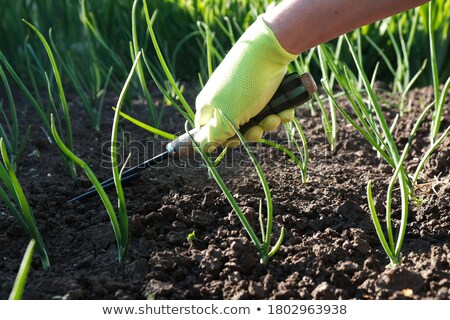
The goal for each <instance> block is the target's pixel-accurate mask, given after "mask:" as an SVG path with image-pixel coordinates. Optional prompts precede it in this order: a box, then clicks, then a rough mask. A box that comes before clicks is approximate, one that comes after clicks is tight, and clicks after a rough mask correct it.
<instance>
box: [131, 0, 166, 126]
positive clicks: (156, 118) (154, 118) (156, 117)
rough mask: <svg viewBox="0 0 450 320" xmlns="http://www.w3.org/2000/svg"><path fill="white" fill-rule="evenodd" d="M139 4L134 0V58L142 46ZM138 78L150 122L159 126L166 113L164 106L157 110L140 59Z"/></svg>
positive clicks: (132, 50)
mask: <svg viewBox="0 0 450 320" xmlns="http://www.w3.org/2000/svg"><path fill="white" fill-rule="evenodd" d="M137 4H138V0H134V1H133V7H132V11H131V31H132V43H131V50H130V52H131V58H132V60H134V59H135V57H136V56H137V54H138V53H139V51H140V47H139V41H138V35H137V27H136V25H137V22H136V10H137ZM136 72H137V75H138V78H139V83H140V85H141V88H142V92H143V94H144V97H145V101H146V102H147V106H148V108H149V111H150V118H151V121H150V123H151V124H152V125H154V126H156V127H158V126H159V124H160V121H161V119H162V116H163V114H164V108H161V109H160V112H159V114H158V111H157V110H156V106H155V103H154V102H153V98H152V96H151V94H150V91H149V89H148V87H147V81H146V79H145V73H144V67H143V65H142V61H141V60H140V59H139V60H138V65H137V69H136Z"/></svg>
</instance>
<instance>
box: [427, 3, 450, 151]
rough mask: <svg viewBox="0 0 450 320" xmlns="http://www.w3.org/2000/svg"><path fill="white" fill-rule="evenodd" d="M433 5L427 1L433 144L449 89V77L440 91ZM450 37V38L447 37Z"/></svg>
mask: <svg viewBox="0 0 450 320" xmlns="http://www.w3.org/2000/svg"><path fill="white" fill-rule="evenodd" d="M433 23H434V19H433V5H432V3H428V32H429V42H430V59H431V70H432V78H433V88H434V98H435V101H436V105H435V109H434V111H433V117H432V122H431V132H430V143H431V144H433V143H434V142H435V140H437V139H438V134H439V130H440V127H441V122H442V116H443V113H444V105H445V98H446V97H447V94H448V90H449V89H450V77H449V78H448V79H447V81H446V83H445V84H444V89H443V91H442V94H441V92H440V80H439V69H438V61H437V54H436V41H435V35H434V28H433ZM449 39H450V38H449Z"/></svg>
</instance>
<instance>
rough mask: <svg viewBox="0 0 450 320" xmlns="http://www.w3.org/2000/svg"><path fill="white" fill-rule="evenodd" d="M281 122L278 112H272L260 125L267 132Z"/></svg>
mask: <svg viewBox="0 0 450 320" xmlns="http://www.w3.org/2000/svg"><path fill="white" fill-rule="evenodd" d="M280 123H281V118H280V117H279V116H278V115H277V114H271V115H269V116H267V117H265V118H264V119H263V120H262V121H261V122H260V123H259V125H260V126H261V127H262V128H263V130H264V131H265V132H269V131H273V130H275V129H276V128H277V127H278V126H279V125H280Z"/></svg>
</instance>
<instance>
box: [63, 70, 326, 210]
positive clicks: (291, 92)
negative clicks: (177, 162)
mask: <svg viewBox="0 0 450 320" xmlns="http://www.w3.org/2000/svg"><path fill="white" fill-rule="evenodd" d="M316 91H317V86H316V83H315V82H314V79H313V77H312V76H311V74H309V73H303V74H302V75H299V74H298V73H290V74H288V75H286V76H285V77H284V79H283V81H282V82H281V84H280V86H279V88H278V89H277V91H276V92H275V94H274V96H273V97H272V99H271V100H270V101H269V103H268V104H267V105H266V106H265V107H264V109H263V110H262V111H261V112H260V113H259V114H258V115H256V116H255V117H253V118H252V119H250V120H249V121H248V122H247V123H245V124H244V125H242V126H241V127H240V128H239V131H240V132H241V133H242V134H243V133H245V132H246V131H247V130H248V129H250V128H251V127H253V126H254V125H257V124H258V123H259V122H260V121H262V120H263V119H264V118H265V117H267V116H268V115H270V114H277V113H280V112H281V111H283V110H286V109H289V108H293V107H296V106H299V105H301V104H303V103H305V102H307V101H309V100H310V99H311V97H312V95H313V94H314V92H316ZM197 130H198V129H197V128H194V129H192V130H191V131H189V132H186V133H184V134H183V135H181V136H179V137H178V138H176V139H175V140H173V141H171V142H170V143H169V144H168V145H167V147H166V151H165V152H163V153H161V154H159V155H157V156H155V157H153V158H151V159H149V160H146V161H144V162H142V163H140V164H138V165H136V166H134V167H132V168H130V169H127V170H125V171H124V172H122V176H121V180H122V183H124V182H127V181H131V180H134V179H136V178H138V177H139V176H140V175H141V174H142V171H143V170H145V169H147V168H149V167H151V166H153V165H155V164H157V163H160V162H162V161H164V160H166V159H167V158H169V157H178V158H186V157H189V156H190V155H191V154H192V152H194V151H193V150H194V148H193V145H192V140H191V136H195V134H196V132H197ZM101 185H102V187H103V188H104V189H105V190H107V189H110V188H111V187H113V186H114V178H110V179H108V180H105V181H103V182H102V183H101ZM96 193H97V190H96V189H95V187H94V186H92V187H91V188H89V189H88V190H87V191H86V192H85V193H83V194H81V195H79V196H77V197H74V198H72V199H70V200H69V201H68V203H71V202H75V201H79V200H84V199H86V198H89V197H91V196H93V195H94V194H96Z"/></svg>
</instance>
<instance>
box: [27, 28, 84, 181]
mask: <svg viewBox="0 0 450 320" xmlns="http://www.w3.org/2000/svg"><path fill="white" fill-rule="evenodd" d="M23 21H24V22H25V24H26V25H28V26H29V27H30V28H31V30H33V31H34V32H35V33H36V35H37V36H38V38H39V40H40V41H41V42H42V45H43V46H44V48H45V51H46V52H47V55H48V58H49V60H50V63H51V65H52V69H53V74H54V76H55V81H56V84H57V86H58V92H59V97H60V100H61V108H62V112H63V115H64V121H65V125H66V128H65V129H66V131H67V137H66V140H67V146H68V148H69V149H70V150H73V141H72V125H71V122H70V114H69V106H68V104H67V100H66V94H65V92H64V88H63V84H62V80H61V76H60V74H59V70H58V66H57V64H56V60H55V57H54V55H53V51H52V49H51V47H50V45H49V43H48V42H47V40H46V39H45V38H44V36H43V35H42V33H41V32H39V30H38V29H37V28H36V27H35V26H33V25H32V24H31V23H29V22H28V21H26V20H23ZM66 164H67V166H68V168H69V170H70V174H71V175H72V178H75V177H76V176H77V170H76V168H75V163H74V162H73V161H72V160H71V159H67V161H66Z"/></svg>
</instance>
